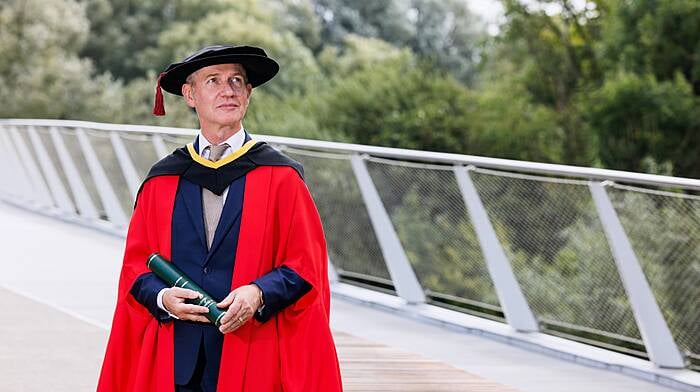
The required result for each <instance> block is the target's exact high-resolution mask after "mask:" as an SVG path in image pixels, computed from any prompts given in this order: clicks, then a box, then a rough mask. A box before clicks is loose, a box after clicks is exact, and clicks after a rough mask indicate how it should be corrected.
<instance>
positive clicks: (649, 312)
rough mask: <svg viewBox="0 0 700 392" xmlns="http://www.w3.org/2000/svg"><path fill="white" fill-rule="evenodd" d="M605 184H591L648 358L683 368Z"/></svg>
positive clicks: (663, 365) (671, 337)
mask: <svg viewBox="0 0 700 392" xmlns="http://www.w3.org/2000/svg"><path fill="white" fill-rule="evenodd" d="M604 185H605V183H599V182H593V181H591V182H589V183H588V187H589V189H590V191H591V195H592V196H593V202H594V203H595V206H596V210H597V211H598V216H599V217H600V221H601V223H602V224H603V230H604V231H605V235H606V237H607V238H608V244H609V245H610V250H611V251H612V254H613V258H614V259H615V264H616V265H617V270H618V272H619V274H620V278H621V280H622V283H623V285H624V287H625V291H626V292H627V297H628V298H629V301H630V305H631V306H632V312H633V313H634V318H635V320H637V326H638V327H639V332H640V333H641V335H642V339H643V340H644V345H645V346H646V349H647V352H648V353H649V359H651V361H652V362H653V363H654V364H656V365H657V366H659V367H664V368H683V367H685V361H684V359H683V356H682V355H681V353H680V351H679V350H678V346H677V345H676V342H675V341H674V340H673V336H672V335H671V331H670V330H669V329H668V325H666V321H665V320H664V317H663V315H662V314H661V310H660V309H659V305H658V304H657V302H656V299H655V298H654V294H653V293H652V291H651V287H650V286H649V283H648V282H647V280H646V276H645V275H644V271H643V270H642V267H641V266H640V265H639V260H637V256H636V255H635V253H634V249H633V248H632V244H631V243H630V241H629V239H628V238H627V234H626V233H625V230H624V228H623V227H622V223H621V222H620V219H619V217H618V216H617V212H616V211H615V208H614V207H613V205H612V202H611V201H610V198H609V197H608V194H607V192H606V191H605V188H604Z"/></svg>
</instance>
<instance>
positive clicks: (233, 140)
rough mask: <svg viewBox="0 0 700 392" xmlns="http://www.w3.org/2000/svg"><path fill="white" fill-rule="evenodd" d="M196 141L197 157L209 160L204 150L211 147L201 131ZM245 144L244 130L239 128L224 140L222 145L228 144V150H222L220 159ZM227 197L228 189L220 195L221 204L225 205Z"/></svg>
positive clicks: (207, 153) (206, 151) (207, 151)
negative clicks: (197, 146)
mask: <svg viewBox="0 0 700 392" xmlns="http://www.w3.org/2000/svg"><path fill="white" fill-rule="evenodd" d="M197 139H198V144H199V151H198V152H199V155H201V156H202V158H205V159H209V152H210V150H205V149H206V148H207V147H209V146H211V142H210V141H209V140H207V138H206V137H204V135H203V134H202V130H201V129H200V130H199V133H197ZM244 142H245V129H244V128H243V127H241V129H240V130H238V132H236V133H234V134H233V135H231V137H229V138H228V139H226V140H224V141H223V142H222V143H220V144H223V143H228V145H229V146H228V148H226V149H225V150H224V153H223V154H221V158H219V159H223V158H225V157H227V156H228V155H231V154H233V153H234V151H237V150H238V149H239V148H241V147H243V143H244ZM227 195H228V187H226V189H225V190H224V193H222V194H221V197H222V199H223V202H224V203H226V196H227Z"/></svg>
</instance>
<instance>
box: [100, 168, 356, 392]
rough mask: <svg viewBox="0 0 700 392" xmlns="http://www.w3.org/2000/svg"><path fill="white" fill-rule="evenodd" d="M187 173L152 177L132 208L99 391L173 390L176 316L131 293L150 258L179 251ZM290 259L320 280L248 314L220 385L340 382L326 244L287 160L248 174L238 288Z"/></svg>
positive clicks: (226, 355) (224, 360)
mask: <svg viewBox="0 0 700 392" xmlns="http://www.w3.org/2000/svg"><path fill="white" fill-rule="evenodd" d="M178 181H179V177H178V176H175V175H166V176H159V177H153V178H151V179H149V180H147V181H146V183H145V184H144V185H143V187H142V189H141V192H140V193H139V196H138V201H137V204H136V208H135V210H134V213H133V216H132V218H131V223H130V225H129V231H128V235H127V241H126V250H125V254H124V264H123V267H122V271H121V276H120V280H119V292H118V297H117V306H116V310H115V313H114V319H113V321H112V330H111V334H110V337H109V342H108V344H107V351H106V354H105V359H104V363H103V365H102V371H101V374H100V379H99V384H98V386H97V390H98V392H107V391H149V392H150V391H153V392H156V391H158V392H160V391H170V392H172V391H174V374H173V371H174V370H173V368H174V359H173V325H172V323H162V324H161V323H158V321H157V320H156V319H155V318H154V317H153V316H152V315H151V314H150V313H149V312H148V310H146V308H145V307H143V306H142V305H141V304H140V303H138V302H137V301H136V300H135V299H134V297H133V296H132V295H131V294H130V293H129V290H130V289H131V286H132V284H133V282H134V280H135V279H136V278H137V277H138V276H139V275H141V274H143V273H145V272H148V270H147V268H146V258H147V257H148V255H150V254H151V253H153V252H158V253H160V254H161V255H163V256H164V257H165V258H167V259H170V258H171V257H170V256H171V221H172V213H173V207H174V202H175V193H176V191H177V186H178ZM282 265H286V266H288V267H289V268H291V269H293V270H294V271H295V272H296V273H297V274H299V275H300V276H301V277H302V278H303V279H304V280H305V281H307V282H308V283H309V284H311V286H312V289H311V290H310V291H309V292H308V293H307V294H305V295H304V296H303V297H302V298H300V299H299V300H298V301H297V302H296V303H294V304H292V305H290V306H288V307H287V308H285V309H284V310H283V311H281V312H280V313H278V314H277V315H276V316H275V317H274V318H273V319H271V320H269V321H267V322H266V323H260V322H258V321H257V320H255V319H251V320H249V321H248V322H247V323H245V324H244V325H243V326H242V327H240V328H239V329H237V330H236V331H234V332H232V333H229V334H227V335H226V336H225V337H224V343H223V352H222V356H221V366H220V368H219V379H218V387H217V391H226V392H229V391H231V392H233V391H236V392H239V391H255V392H266V391H285V392H292V391H300V392H301V391H304V392H315V391H318V392H334V391H341V390H342V384H341V377H340V369H339V366H338V359H337V354H336V351H335V345H334V343H333V337H332V335H331V331H330V327H329V310H330V292H329V288H328V274H327V257H326V246H325V240H324V237H323V231H322V227H321V222H320V219H319V216H318V212H317V210H316V207H315V205H314V203H313V200H312V199H311V196H310V194H309V192H308V189H307V188H306V185H305V184H304V182H303V180H302V179H301V178H300V176H299V175H298V174H297V172H296V171H295V170H294V169H292V168H290V167H286V166H260V167H257V168H256V169H254V170H252V171H251V172H249V173H248V174H247V177H246V186H245V193H244V198H243V213H242V217H241V228H240V237H239V240H238V248H237V252H236V260H235V264H234V272H233V281H232V282H231V289H232V290H233V289H235V288H237V287H240V286H243V285H246V284H249V283H250V282H251V281H253V280H255V279H256V278H258V277H260V276H262V275H264V274H265V273H267V272H269V271H270V270H271V269H272V268H275V267H280V266H282Z"/></svg>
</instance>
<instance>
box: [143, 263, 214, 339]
mask: <svg viewBox="0 0 700 392" xmlns="http://www.w3.org/2000/svg"><path fill="white" fill-rule="evenodd" d="M146 266H147V267H148V269H150V270H151V271H153V273H154V274H156V275H157V276H158V277H159V278H161V279H163V281H164V282H165V283H167V284H169V285H170V286H172V287H182V288H183V289H190V290H193V291H196V292H198V293H199V294H200V295H201V297H200V298H197V299H188V300H186V301H185V302H187V303H188V304H193V305H200V306H204V307H207V308H208V309H209V313H205V314H204V317H206V318H207V319H209V321H211V322H212V324H214V325H216V326H217V327H219V326H221V318H222V317H224V314H226V311H224V310H221V309H219V308H217V307H216V303H217V302H216V301H214V299H213V298H212V297H211V296H210V295H209V294H207V293H206V292H205V291H204V290H203V289H202V288H201V287H199V285H198V284H197V283H195V282H193V281H192V279H190V278H189V277H187V275H185V274H184V273H183V272H182V271H180V269H179V268H177V267H176V266H175V265H174V264H173V263H171V262H169V261H168V260H166V259H165V258H164V257H163V256H161V255H159V254H158V253H153V254H151V255H150V256H148V259H147V260H146Z"/></svg>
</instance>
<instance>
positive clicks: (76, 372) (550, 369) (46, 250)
mask: <svg viewBox="0 0 700 392" xmlns="http://www.w3.org/2000/svg"><path fill="white" fill-rule="evenodd" d="M0 242H1V243H2V247H3V256H2V257H0V309H2V312H3V316H2V318H0V390H12V391H44V390H50V391H57V392H61V391H90V390H94V386H95V383H96V380H97V375H98V372H99V367H100V365H101V359H102V355H103V353H104V347H105V343H106V338H107V330H108V328H109V323H110V321H111V317H112V311H113V309H114V301H115V298H114V297H115V294H116V284H117V282H116V279H117V277H118V276H119V267H120V264H121V253H122V249H123V246H124V244H123V240H122V239H119V238H116V237H114V236H110V235H105V234H103V233H100V232H98V231H96V230H94V229H88V228H81V227H79V226H76V225H71V224H66V223H64V222H61V221H58V220H56V219H53V218H47V217H42V216H40V215H37V214H34V213H29V212H26V211H23V210H21V209H18V208H15V207H12V206H8V205H7V204H3V203H0ZM17 293H20V294H24V295H17ZM85 293H87V295H85ZM76 298H80V301H76ZM57 309H58V310H57ZM59 310H61V311H59ZM331 324H332V326H333V329H334V331H335V336H336V338H337V342H338V351H339V356H340V358H341V370H342V372H343V376H344V381H345V386H346V390H348V391H438V392H439V391H474V392H481V391H494V392H496V391H512V390H513V389H509V388H515V389H516V390H519V391H521V392H555V391H556V392H560V391H567V392H583V391H591V390H596V391H599V392H605V391H611V392H612V391H614V392H638V391H645V392H662V391H668V389H666V388H664V387H661V386H659V385H654V384H651V383H647V382H644V381H640V380H636V379H632V378H630V377H626V376H623V375H620V374H615V373H612V372H609V371H603V370H599V369H594V368H589V367H584V366H581V365H577V364H572V363H568V362H564V361H560V360H558V359H556V358H552V357H547V356H543V355H540V354H537V353H533V352H529V351H524V350H521V349H519V348H516V347H513V346H509V345H504V344H501V343H498V342H494V341H491V340H488V339H484V338H481V337H479V336H476V335H469V334H464V333H459V332H455V331H450V330H445V329H443V328H440V327H437V326H433V325H427V324H423V323H419V322H416V321H414V320H410V319H407V318H404V317H399V316H396V315H394V314H391V313H388V312H383V311H379V310H376V309H371V308H368V307H366V306H360V305H357V304H354V303H351V302H347V301H343V300H340V299H337V298H334V301H333V309H332V310H331ZM447 364H449V365H447ZM472 374H475V376H472ZM499 384H501V385H499ZM503 385H506V386H503Z"/></svg>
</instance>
